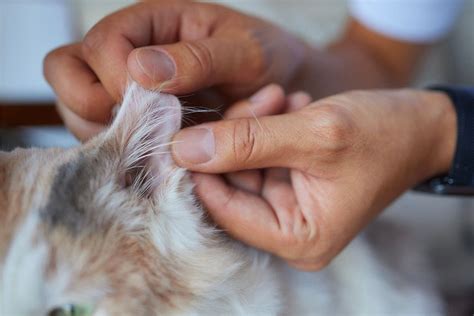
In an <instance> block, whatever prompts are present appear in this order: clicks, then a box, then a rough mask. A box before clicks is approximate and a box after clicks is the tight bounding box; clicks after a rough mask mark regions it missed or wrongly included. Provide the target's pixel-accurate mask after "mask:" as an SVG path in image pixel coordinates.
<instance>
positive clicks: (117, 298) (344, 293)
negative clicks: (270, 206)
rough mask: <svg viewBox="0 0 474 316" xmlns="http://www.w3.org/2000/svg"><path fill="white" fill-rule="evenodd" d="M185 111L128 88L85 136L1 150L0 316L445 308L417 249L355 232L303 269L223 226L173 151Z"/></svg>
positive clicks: (427, 311) (435, 311) (168, 99)
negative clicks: (323, 262)
mask: <svg viewBox="0 0 474 316" xmlns="http://www.w3.org/2000/svg"><path fill="white" fill-rule="evenodd" d="M181 120H182V109H181V105H180V102H179V100H178V99H177V98H176V97H174V96H171V95H167V94H163V93H159V92H152V91H147V90H144V89H143V88H140V87H139V86H138V85H137V84H131V85H130V87H129V88H128V89H127V91H126V93H125V95H124V99H123V103H122V105H121V107H120V110H119V111H118V114H117V117H116V118H115V120H114V122H113V123H112V125H111V126H110V128H108V129H107V130H106V131H104V132H103V133H101V134H99V135H98V136H96V137H95V138H93V139H92V140H90V141H89V142H87V143H85V144H83V145H82V146H79V147H76V148H70V149H34V148H33V149H16V150H14V151H12V152H0V315H1V316H30V315H34V316H58V315H66V316H92V315H94V316H105V315H109V316H110V315H134V316H148V315H441V314H443V303H442V301H441V299H440V295H439V293H438V291H437V290H436V288H435V287H434V286H433V284H432V283H430V281H429V279H430V275H429V269H427V268H426V267H425V266H423V264H419V263H417V262H415V261H416V260H415V259H413V260H408V263H406V262H405V264H397V262H398V261H400V260H402V258H405V261H407V260H406V259H407V258H408V259H409V258H418V257H420V256H421V254H420V252H419V251H418V250H417V249H416V247H415V246H414V245H410V246H406V247H396V246H393V249H392V248H390V247H392V246H391V245H390V243H389V244H388V246H387V245H383V247H384V248H385V252H387V249H390V251H388V252H392V251H393V254H394V257H395V259H394V258H392V259H389V260H387V261H384V259H383V256H381V255H380V251H379V250H378V249H377V247H375V246H374V245H373V244H372V243H370V241H369V240H370V238H369V237H370V236H360V237H358V238H357V239H356V240H355V241H353V242H352V243H351V245H350V246H349V247H348V248H347V249H346V250H344V251H343V253H342V254H341V255H340V256H338V257H337V258H336V259H335V260H334V261H333V263H332V264H331V265H330V266H329V267H328V268H326V269H324V270H323V271H320V272H299V271H296V270H292V269H291V268H289V267H287V266H286V265H285V264H284V263H283V262H282V261H280V260H279V259H278V258H275V257H273V256H271V255H270V254H267V253H264V252H261V251H259V250H256V249H252V248H250V247H247V246H245V245H243V244H241V243H239V242H238V241H235V240H233V239H232V238H230V237H229V236H227V235H226V234H225V233H224V232H222V231H220V230H219V229H218V228H216V227H215V226H214V225H213V224H212V221H211V220H210V219H209V218H208V217H207V216H206V213H205V211H204V210H203V208H202V206H200V204H199V201H197V200H196V198H195V196H194V195H193V185H192V182H191V180H190V177H189V175H188V173H187V171H186V170H184V169H181V168H178V167H177V166H176V165H175V164H174V162H173V159H172V157H171V154H170V151H169V146H170V141H171V138H172V135H173V134H174V133H176V132H177V131H178V130H179V128H180V124H181ZM383 230H384V229H383ZM376 234H378V233H376ZM377 236H378V235H376V237H375V239H378V237H377ZM395 239H397V238H392V239H389V241H390V240H395ZM409 248H410V249H409ZM412 248H413V249H412ZM395 252H396V253H395ZM397 258H399V259H397ZM397 260H398V261H397ZM401 270H405V271H401ZM407 270H408V271H407ZM407 272H409V273H407ZM427 274H428V275H427ZM407 276H408V277H407ZM425 277H426V278H425ZM420 280H421V281H420ZM425 281H426V282H425Z"/></svg>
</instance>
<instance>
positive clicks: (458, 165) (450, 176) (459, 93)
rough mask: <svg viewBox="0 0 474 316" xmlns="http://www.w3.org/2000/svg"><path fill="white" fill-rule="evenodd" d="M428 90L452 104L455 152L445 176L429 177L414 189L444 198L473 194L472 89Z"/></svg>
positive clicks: (473, 101) (431, 87)
mask: <svg viewBox="0 0 474 316" xmlns="http://www.w3.org/2000/svg"><path fill="white" fill-rule="evenodd" d="M428 89H429V90H433V91H440V92H444V93H445V94H446V95H447V96H448V97H449V98H450V99H451V101H452V103H453V105H454V108H455V110H456V116H457V140H456V151H455V154H454V160H453V163H452V165H451V169H450V170H449V172H448V173H447V174H445V175H440V176H437V177H434V178H431V179H429V180H427V181H425V182H423V183H421V184H420V185H418V186H416V187H415V188H414V190H415V191H420V192H426V193H435V194H445V195H474V87H466V86H456V85H434V86H430V87H428Z"/></svg>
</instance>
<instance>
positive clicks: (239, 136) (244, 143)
mask: <svg viewBox="0 0 474 316" xmlns="http://www.w3.org/2000/svg"><path fill="white" fill-rule="evenodd" d="M256 133H257V130H256V128H255V127H254V124H252V123H251V122H250V121H249V120H241V121H240V122H239V124H234V128H233V140H234V147H233V153H234V157H235V161H236V162H238V163H244V164H246V163H249V162H251V161H253V160H254V159H253V158H254V157H255V156H256V148H257V145H256V140H257V137H256Z"/></svg>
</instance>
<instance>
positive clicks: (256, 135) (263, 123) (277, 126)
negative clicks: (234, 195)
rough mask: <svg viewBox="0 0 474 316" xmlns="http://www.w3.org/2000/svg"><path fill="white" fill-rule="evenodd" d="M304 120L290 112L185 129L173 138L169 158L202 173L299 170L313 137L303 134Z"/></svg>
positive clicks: (309, 150) (303, 163)
mask: <svg viewBox="0 0 474 316" xmlns="http://www.w3.org/2000/svg"><path fill="white" fill-rule="evenodd" d="M304 120H306V118H305V117H304V116H302V115H300V114H299V113H298V112H294V113H289V114H284V115H276V116H266V117H261V118H259V119H258V120H257V119H255V118H241V119H234V120H224V121H218V122H213V123H206V124H203V125H199V126H195V127H191V128H186V129H183V130H181V131H180V132H179V133H177V134H176V135H175V137H174V141H173V146H172V153H173V157H174V159H175V161H176V163H177V164H178V165H180V166H182V167H184V168H187V169H190V170H192V171H197V172H205V173H224V172H232V171H237V170H245V169H257V168H268V167H287V168H300V167H301V168H302V167H303V166H304V165H305V164H307V162H308V160H310V159H311V158H309V157H310V156H309V153H310V152H311V148H312V147H313V145H312V142H313V141H312V138H313V137H311V136H310V135H308V134H307V133H306V132H305V128H304V126H307V124H305V122H304ZM305 134H306V135H305Z"/></svg>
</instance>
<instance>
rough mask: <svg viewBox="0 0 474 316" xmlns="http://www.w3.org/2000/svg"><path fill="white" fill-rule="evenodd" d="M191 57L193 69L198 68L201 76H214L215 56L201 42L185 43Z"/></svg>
mask: <svg viewBox="0 0 474 316" xmlns="http://www.w3.org/2000/svg"><path fill="white" fill-rule="evenodd" d="M184 47H185V48H186V49H187V50H188V52H189V55H190V56H191V60H190V62H191V63H192V64H191V67H192V68H191V69H193V68H195V67H196V68H197V69H198V72H199V74H200V75H202V76H203V77H204V78H210V76H211V74H213V68H214V65H213V55H212V52H211V51H210V50H209V48H208V47H207V46H206V45H205V44H203V43H201V42H193V43H184Z"/></svg>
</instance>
